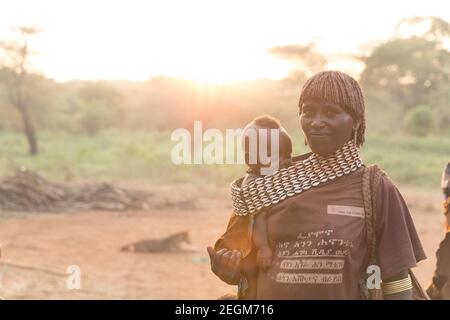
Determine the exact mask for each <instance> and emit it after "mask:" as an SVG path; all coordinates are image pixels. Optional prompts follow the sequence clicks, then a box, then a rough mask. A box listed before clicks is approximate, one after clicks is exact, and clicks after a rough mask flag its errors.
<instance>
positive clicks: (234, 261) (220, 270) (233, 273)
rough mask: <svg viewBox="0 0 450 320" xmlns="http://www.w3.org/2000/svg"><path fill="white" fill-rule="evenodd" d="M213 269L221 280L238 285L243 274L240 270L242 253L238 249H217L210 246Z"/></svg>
mask: <svg viewBox="0 0 450 320" xmlns="http://www.w3.org/2000/svg"><path fill="white" fill-rule="evenodd" d="M207 250H208V254H209V259H210V261H211V270H212V272H214V274H215V275H216V276H218V277H219V278H220V280H222V281H224V282H225V283H228V284H230V285H237V284H238V282H239V279H240V278H241V274H240V272H239V268H240V262H241V253H240V252H239V251H237V250H228V249H220V250H219V251H217V252H216V251H215V250H214V248H213V247H208V248H207Z"/></svg>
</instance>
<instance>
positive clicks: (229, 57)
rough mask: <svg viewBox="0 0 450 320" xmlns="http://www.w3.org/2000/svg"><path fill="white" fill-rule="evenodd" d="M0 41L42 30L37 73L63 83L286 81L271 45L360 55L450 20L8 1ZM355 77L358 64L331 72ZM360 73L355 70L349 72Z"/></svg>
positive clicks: (132, 0)
mask: <svg viewBox="0 0 450 320" xmlns="http://www.w3.org/2000/svg"><path fill="white" fill-rule="evenodd" d="M2 2H3V3H2V4H1V10H0V38H7V37H9V36H10V31H9V28H10V26H19V25H24V24H26V25H30V24H32V25H36V26H38V27H40V28H41V29H43V32H42V33H41V34H40V35H38V36H37V37H36V39H35V40H34V41H33V42H32V46H33V48H34V50H36V51H38V52H39V55H37V56H36V57H34V58H33V59H34V60H33V64H34V66H35V68H36V69H38V70H39V71H40V72H42V73H44V74H45V75H47V76H49V77H52V78H55V79H57V80H61V81H63V80H70V79H101V78H102V79H131V80H144V79H148V78H150V77H152V76H155V75H168V76H179V77H183V78H188V79H195V80H199V81H205V82H222V81H228V80H245V79H257V78H271V79H277V78H281V77H284V76H285V75H286V74H287V73H288V71H289V69H290V67H291V65H290V64H289V63H287V62H285V61H281V60H279V59H278V58H276V57H274V56H272V55H270V54H269V53H268V52H267V50H268V49H269V48H271V47H274V46H278V45H286V44H307V43H308V42H310V41H315V42H316V43H317V45H318V48H319V49H320V50H322V51H324V52H326V53H329V54H338V55H339V54H348V53H357V52H358V51H359V50H360V49H361V48H362V47H363V46H367V45H368V44H370V43H371V42H373V41H380V40H385V39H387V38H389V37H390V36H391V35H392V34H393V32H394V28H395V25H396V24H397V23H398V22H399V21H400V20H401V19H402V18H405V17H408V16H412V15H420V16H425V15H436V16H439V17H442V18H444V19H446V20H448V21H450V2H449V1H443V0H427V1H423V0H407V1H406V0H401V1H400V0H378V1H361V0H339V1H332V0H329V1H320V0H315V1H300V0H294V1H283V0H273V1H265V0H238V1H235V0H223V1H214V0H184V1H183V0H180V1H175V0H158V1H151V0H141V1H139V0H107V1H101V0H61V1H57V0H39V1H33V0H14V1H6V0H3V1H2ZM332 67H334V68H341V69H345V70H346V71H350V72H351V71H354V70H355V68H357V66H352V65H339V64H338V65H332ZM350 69H353V70H350Z"/></svg>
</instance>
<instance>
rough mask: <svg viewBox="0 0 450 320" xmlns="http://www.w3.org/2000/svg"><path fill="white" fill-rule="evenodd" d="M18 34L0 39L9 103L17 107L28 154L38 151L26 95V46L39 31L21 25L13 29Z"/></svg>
mask: <svg viewBox="0 0 450 320" xmlns="http://www.w3.org/2000/svg"><path fill="white" fill-rule="evenodd" d="M15 31H17V32H18V33H19V36H18V38H17V39H15V40H11V41H1V42H0V48H2V49H3V50H4V51H5V53H6V55H5V64H6V66H5V67H6V69H7V70H8V72H7V77H6V78H7V79H6V83H7V86H8V92H9V100H10V103H11V104H12V105H13V106H14V107H16V108H17V110H18V111H19V113H20V115H21V119H22V123H23V130H24V133H25V136H26V138H27V141H28V146H29V154H30V155H32V156H34V155H36V154H37V153H38V144H37V138H36V131H35V128H34V125H33V122H32V119H31V116H30V110H29V109H30V105H31V99H30V97H29V96H28V95H27V91H26V88H27V85H28V76H29V71H28V62H29V58H30V55H31V54H32V52H31V51H30V49H29V47H28V42H29V38H30V37H31V36H33V35H36V34H37V33H39V30H38V29H37V28H35V27H30V26H22V27H18V28H16V29H15Z"/></svg>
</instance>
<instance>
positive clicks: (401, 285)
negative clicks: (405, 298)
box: [381, 275, 413, 295]
mask: <svg viewBox="0 0 450 320" xmlns="http://www.w3.org/2000/svg"><path fill="white" fill-rule="evenodd" d="M381 286H382V289H383V293H384V294H386V295H389V294H396V293H399V292H402V291H407V290H411V289H412V288H413V286H412V282H411V277H410V276H409V275H408V276H407V277H406V278H404V279H401V280H397V281H391V282H386V283H382V284H381Z"/></svg>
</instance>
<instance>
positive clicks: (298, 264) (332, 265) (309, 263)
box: [280, 259, 344, 270]
mask: <svg viewBox="0 0 450 320" xmlns="http://www.w3.org/2000/svg"><path fill="white" fill-rule="evenodd" d="M280 269H285V270H302V269H312V270H316V269H317V270H342V269H344V259H295V260H293V259H290V260H287V259H285V260H281V262H280Z"/></svg>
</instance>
